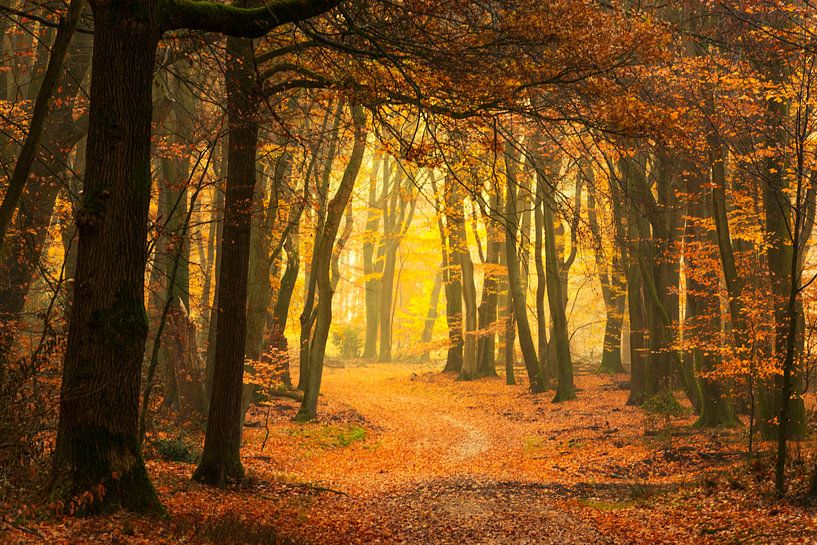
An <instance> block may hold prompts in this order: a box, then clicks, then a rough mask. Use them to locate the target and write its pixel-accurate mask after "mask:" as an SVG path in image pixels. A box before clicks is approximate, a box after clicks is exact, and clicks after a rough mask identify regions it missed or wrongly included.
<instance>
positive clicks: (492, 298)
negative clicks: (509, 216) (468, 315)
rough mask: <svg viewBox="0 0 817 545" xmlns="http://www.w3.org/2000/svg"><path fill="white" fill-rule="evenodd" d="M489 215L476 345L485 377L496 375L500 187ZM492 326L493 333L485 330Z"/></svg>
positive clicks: (485, 216)
mask: <svg viewBox="0 0 817 545" xmlns="http://www.w3.org/2000/svg"><path fill="white" fill-rule="evenodd" d="M492 190H493V191H492V193H491V197H490V199H489V202H488V208H489V209H488V211H487V214H484V215H483V217H484V219H485V230H486V249H485V275H484V276H483V279H482V296H481V298H480V304H479V312H478V314H479V324H478V327H479V331H480V337H479V345H478V348H477V359H478V364H477V374H478V375H479V376H482V377H488V376H496V375H497V373H496V363H495V362H494V357H495V354H496V332H495V324H496V321H497V307H498V304H499V275H498V269H499V254H500V252H501V249H502V229H501V225H500V224H499V222H497V221H496V219H495V216H496V215H497V214H498V213H499V205H500V204H499V203H500V200H499V193H500V188H499V186H498V185H497V186H495V187H493V188H492ZM489 328H490V330H491V331H490V333H486V332H485V330H486V329H489Z"/></svg>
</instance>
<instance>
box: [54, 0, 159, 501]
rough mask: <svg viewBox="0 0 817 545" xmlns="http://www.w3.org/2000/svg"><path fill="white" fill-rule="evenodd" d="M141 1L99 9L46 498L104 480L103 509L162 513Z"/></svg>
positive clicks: (149, 43) (147, 45)
mask: <svg viewBox="0 0 817 545" xmlns="http://www.w3.org/2000/svg"><path fill="white" fill-rule="evenodd" d="M149 4H152V3H149ZM141 7H142V6H140V9H141ZM145 7H146V8H150V7H151V6H150V5H149V6H145ZM135 8H136V6H135V5H134V4H133V3H121V4H106V3H97V4H96V5H95V11H94V48H93V60H92V73H93V78H92V82H91V104H90V112H89V131H88V143H87V157H88V159H87V161H86V172H85V185H84V196H83V202H82V207H81V209H80V210H79V212H78V214H77V226H78V228H79V235H80V236H79V247H78V250H77V270H76V277H75V278H76V282H75V288H74V290H75V291H74V293H75V297H74V302H73V307H72V310H71V319H70V324H69V332H68V345H67V348H66V353H65V359H64V365H63V374H62V386H61V389H60V417H59V427H58V431H57V443H56V448H55V451H54V458H53V469H52V478H51V486H50V495H51V497H52V499H54V500H68V499H70V498H72V497H74V496H77V495H80V494H82V493H84V492H86V491H95V490H97V487H98V486H99V485H102V486H103V487H104V488H105V495H104V499H101V498H100V501H97V502H95V503H94V506H95V507H100V506H123V507H125V508H128V509H132V510H136V511H156V510H160V509H161V506H160V504H159V500H158V498H157V496H156V492H155V491H154V489H153V485H152V484H151V482H150V478H149V477H148V474H147V471H146V469H145V465H144V462H143V461H142V455H141V452H140V450H139V441H138V437H137V434H138V417H139V395H140V376H141V368H142V358H143V355H144V349H145V340H146V336H147V320H146V317H145V307H144V299H143V297H144V270H145V263H146V261H147V221H148V207H149V205H150V121H151V110H152V98H151V82H152V79H153V66H154V61H155V55H156V48H157V46H158V42H159V37H160V32H159V30H158V27H156V26H153V25H151V21H150V20H147V21H146V20H145V19H144V18H143V17H140V16H137V15H136V13H135V12H136V11H137V10H136V9H135ZM153 9H155V5H153ZM150 11H151V10H150V9H148V12H149V13H150Z"/></svg>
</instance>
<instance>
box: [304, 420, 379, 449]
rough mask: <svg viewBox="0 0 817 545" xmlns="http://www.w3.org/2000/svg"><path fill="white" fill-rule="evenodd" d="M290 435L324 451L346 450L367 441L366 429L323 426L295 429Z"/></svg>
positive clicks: (354, 426)
mask: <svg viewBox="0 0 817 545" xmlns="http://www.w3.org/2000/svg"><path fill="white" fill-rule="evenodd" d="M288 433H289V434H290V435H292V436H294V437H298V438H300V439H301V440H302V442H303V443H305V444H306V445H307V446H313V447H318V448H323V449H334V448H344V447H348V446H350V445H352V444H353V443H357V442H361V441H365V440H366V430H365V428H363V427H361V426H357V425H354V424H353V425H351V426H325V425H321V424H316V425H307V426H299V427H294V428H291V429H289V430H288Z"/></svg>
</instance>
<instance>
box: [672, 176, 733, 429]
mask: <svg viewBox="0 0 817 545" xmlns="http://www.w3.org/2000/svg"><path fill="white" fill-rule="evenodd" d="M690 172H693V171H692V169H690ZM690 176H692V177H691V178H690V183H689V185H690V187H689V191H688V195H689V198H691V199H694V201H693V202H692V203H691V207H690V208H691V210H690V214H689V216H690V218H689V219H688V220H687V226H686V231H687V232H686V239H687V240H686V243H685V244H684V248H685V250H686V251H685V255H684V263H685V280H686V305H685V308H686V315H685V316H684V336H687V335H690V336H691V337H692V338H693V339H702V340H704V342H705V339H707V338H712V337H713V336H714V335H717V334H718V333H720V331H721V316H720V310H721V309H720V294H719V291H720V290H719V287H720V276H719V275H718V274H717V271H711V270H709V269H708V263H709V262H710V261H711V259H712V258H715V255H714V254H715V252H716V251H717V249H716V248H717V247H716V245H715V243H716V240H714V239H713V236H712V235H711V234H710V233H709V232H708V231H707V229H706V227H705V226H704V224H703V221H704V220H705V219H706V218H709V217H711V216H712V212H711V210H709V207H708V206H707V203H708V202H709V201H708V200H706V194H705V193H704V189H703V180H701V179H700V177H698V176H694V175H690ZM699 260H700V261H699ZM690 352H691V356H692V360H693V361H692V368H693V369H694V371H695V372H696V373H698V374H699V376H698V387H699V389H700V397H701V414H700V415H699V417H698V420H697V421H696V423H695V425H696V426H698V427H705V428H717V427H731V426H736V425H737V424H738V421H737V418H736V417H735V411H734V409H733V407H732V402H731V401H730V400H729V398H727V397H726V395H725V394H724V391H723V387H722V385H721V380H722V379H720V378H718V377H712V376H709V375H711V374H712V373H713V372H715V371H716V370H717V368H718V366H719V364H720V357H719V355H718V354H717V352H716V351H710V350H706V349H705V348H703V347H699V346H695V347H694V348H693V349H692V350H691V351H690Z"/></svg>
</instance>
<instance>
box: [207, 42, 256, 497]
mask: <svg viewBox="0 0 817 545" xmlns="http://www.w3.org/2000/svg"><path fill="white" fill-rule="evenodd" d="M253 54H254V53H253V43H252V40H250V39H247V38H233V37H229V38H227V56H228V58H230V59H231V62H228V63H227V72H226V87H227V112H228V116H229V142H228V152H227V184H226V190H225V205H224V220H223V221H224V232H223V237H224V238H223V241H222V258H221V275H220V277H219V280H218V294H219V295H218V301H219V306H218V318H217V320H218V321H217V323H216V327H217V333H216V346H215V366H214V372H213V382H212V391H211V393H210V409H209V416H208V419H207V433H206V435H205V440H204V450H203V452H202V458H201V462H199V466H198V467H197V468H196V471H195V473H194V474H193V478H194V479H195V480H196V481H198V482H201V483H204V484H210V485H214V486H219V487H223V486H225V485H226V484H227V483H228V482H230V481H240V480H241V479H243V477H244V467H243V466H242V465H241V456H240V452H239V451H240V449H241V421H242V411H241V398H242V393H243V377H244V347H245V342H246V336H247V282H248V268H249V260H250V230H251V229H250V227H251V223H252V201H253V195H254V191H255V181H256V180H255V177H256V175H255V157H256V149H257V146H258V124H257V123H256V121H255V120H254V118H253V116H254V115H255V114H256V108H257V102H256V98H255V85H256V83H255V71H254V68H253V67H254V62H253Z"/></svg>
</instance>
